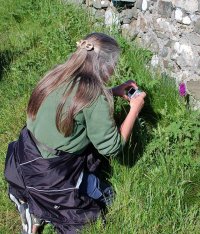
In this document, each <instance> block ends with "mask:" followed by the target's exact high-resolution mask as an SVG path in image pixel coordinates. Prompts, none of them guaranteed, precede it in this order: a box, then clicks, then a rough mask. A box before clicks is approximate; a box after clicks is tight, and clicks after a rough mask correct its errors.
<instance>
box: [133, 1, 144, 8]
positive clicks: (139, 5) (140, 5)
mask: <svg viewBox="0 0 200 234" xmlns="http://www.w3.org/2000/svg"><path fill="white" fill-rule="evenodd" d="M142 4H143V0H137V1H136V5H135V6H136V8H137V9H139V10H141V11H142Z"/></svg>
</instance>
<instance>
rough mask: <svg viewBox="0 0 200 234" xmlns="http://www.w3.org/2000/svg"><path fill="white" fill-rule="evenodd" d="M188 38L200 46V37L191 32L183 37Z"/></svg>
mask: <svg viewBox="0 0 200 234" xmlns="http://www.w3.org/2000/svg"><path fill="white" fill-rule="evenodd" d="M184 37H186V39H187V40H188V41H190V42H191V43H192V44H193V45H196V46H200V35H198V34H196V33H194V32H191V33H187V34H185V35H184V36H183V38H184Z"/></svg>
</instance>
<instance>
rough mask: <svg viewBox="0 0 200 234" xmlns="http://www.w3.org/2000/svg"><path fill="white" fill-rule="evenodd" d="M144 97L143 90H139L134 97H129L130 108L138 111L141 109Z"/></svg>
mask: <svg viewBox="0 0 200 234" xmlns="http://www.w3.org/2000/svg"><path fill="white" fill-rule="evenodd" d="M145 97H146V93H145V92H141V93H140V94H138V95H137V96H136V97H133V98H131V99H130V106H131V109H132V110H135V111H137V113H138V114H139V112H140V111H141V109H142V107H143V106H144V98H145Z"/></svg>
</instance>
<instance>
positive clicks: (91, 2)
mask: <svg viewBox="0 0 200 234" xmlns="http://www.w3.org/2000/svg"><path fill="white" fill-rule="evenodd" d="M85 4H86V6H87V7H91V6H93V0H86V3H85Z"/></svg>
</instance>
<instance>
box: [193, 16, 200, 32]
mask: <svg viewBox="0 0 200 234" xmlns="http://www.w3.org/2000/svg"><path fill="white" fill-rule="evenodd" d="M194 31H195V32H196V33H198V34H200V19H198V20H197V21H196V23H195V27H194Z"/></svg>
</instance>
